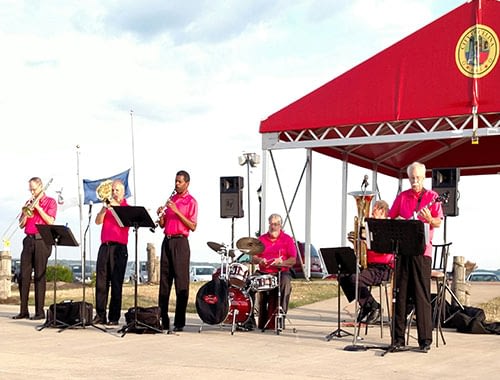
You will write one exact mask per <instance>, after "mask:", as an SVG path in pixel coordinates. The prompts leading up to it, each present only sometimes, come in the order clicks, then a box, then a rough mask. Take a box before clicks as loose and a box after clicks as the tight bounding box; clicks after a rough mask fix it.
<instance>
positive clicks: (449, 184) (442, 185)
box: [432, 168, 460, 243]
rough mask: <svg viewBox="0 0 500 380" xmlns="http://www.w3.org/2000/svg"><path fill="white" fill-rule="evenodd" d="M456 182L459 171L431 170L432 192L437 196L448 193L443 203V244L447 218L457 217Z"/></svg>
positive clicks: (458, 178)
mask: <svg viewBox="0 0 500 380" xmlns="http://www.w3.org/2000/svg"><path fill="white" fill-rule="evenodd" d="M458 181H460V169H458V168H440V169H432V190H434V191H435V192H436V193H438V194H439V195H441V194H443V193H445V192H448V201H447V202H445V203H443V205H442V207H443V213H444V228H443V230H444V231H443V234H444V242H445V243H446V218H447V217H448V216H458V199H459V198H460V193H459V192H458V188H457V186H458Z"/></svg>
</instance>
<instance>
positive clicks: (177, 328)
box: [174, 326, 184, 332]
mask: <svg viewBox="0 0 500 380" xmlns="http://www.w3.org/2000/svg"><path fill="white" fill-rule="evenodd" d="M181 331H184V328H183V327H177V326H175V327H174V332H181Z"/></svg>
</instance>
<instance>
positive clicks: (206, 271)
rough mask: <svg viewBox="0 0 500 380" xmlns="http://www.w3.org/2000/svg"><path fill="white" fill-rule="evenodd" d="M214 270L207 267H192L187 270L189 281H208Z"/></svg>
mask: <svg viewBox="0 0 500 380" xmlns="http://www.w3.org/2000/svg"><path fill="white" fill-rule="evenodd" d="M214 271H215V268H214V267H212V266H209V265H193V266H192V267H191V268H190V269H189V280H190V281H192V282H197V281H210V280H211V279H212V274H213V273H214Z"/></svg>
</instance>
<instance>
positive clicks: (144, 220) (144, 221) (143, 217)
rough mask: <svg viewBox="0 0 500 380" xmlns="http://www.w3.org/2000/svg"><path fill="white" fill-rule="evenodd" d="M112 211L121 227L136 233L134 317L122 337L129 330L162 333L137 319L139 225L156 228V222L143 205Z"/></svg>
mask: <svg viewBox="0 0 500 380" xmlns="http://www.w3.org/2000/svg"><path fill="white" fill-rule="evenodd" d="M111 212H112V214H113V216H114V217H115V219H116V221H117V222H118V224H119V225H120V227H133V228H134V233H135V272H136V279H135V281H134V319H133V320H132V321H131V322H130V323H128V324H127V325H125V326H123V327H122V328H121V329H120V330H118V332H121V333H123V334H122V337H123V336H125V334H126V333H127V332H129V331H130V330H132V331H141V330H143V331H144V330H151V331H154V332H158V333H161V332H162V330H159V329H157V328H155V327H153V326H149V325H147V324H145V323H143V322H141V321H139V320H138V319H137V283H138V282H139V281H138V278H137V271H138V268H139V260H138V255H137V242H138V230H139V227H148V228H154V227H155V223H154V222H153V220H152V219H151V217H150V216H149V214H148V212H147V211H146V209H145V208H144V207H142V206H112V207H111Z"/></svg>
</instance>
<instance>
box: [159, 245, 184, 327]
mask: <svg viewBox="0 0 500 380" xmlns="http://www.w3.org/2000/svg"><path fill="white" fill-rule="evenodd" d="M190 256H191V250H190V247H189V240H188V239H187V238H185V237H176V238H171V239H168V238H167V237H165V238H164V239H163V243H162V245H161V265H160V291H159V294H158V305H159V306H160V309H161V320H162V327H163V329H164V330H168V329H169V328H170V319H169V316H168V304H169V302H170V291H171V290H172V285H173V284H174V281H175V297H176V300H175V317H174V326H175V327H179V328H182V327H184V326H185V325H186V309H187V304H188V299H189V261H190Z"/></svg>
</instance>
